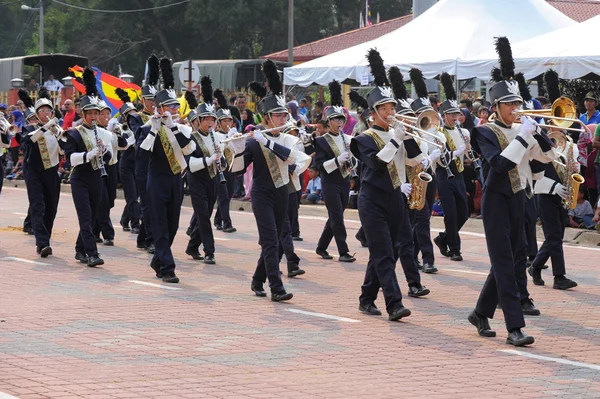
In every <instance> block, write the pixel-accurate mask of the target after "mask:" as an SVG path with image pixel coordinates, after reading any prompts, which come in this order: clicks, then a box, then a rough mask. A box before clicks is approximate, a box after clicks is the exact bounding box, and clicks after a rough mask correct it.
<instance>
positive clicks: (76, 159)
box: [32, 67, 113, 267]
mask: <svg viewBox="0 0 600 399" xmlns="http://www.w3.org/2000/svg"><path fill="white" fill-rule="evenodd" d="M83 83H84V85H85V90H86V95H85V96H83V97H81V100H80V105H81V111H82V114H83V118H82V119H83V124H81V125H79V126H77V127H76V128H72V129H69V130H68V131H67V136H66V138H67V142H66V143H65V156H66V157H67V159H68V160H69V161H70V163H71V166H72V168H73V169H72V171H71V195H72V196H73V202H74V203H75V210H76V211H77V219H78V220H79V235H78V236H77V243H76V244H75V252H76V253H75V259H77V260H78V261H80V262H81V263H87V265H88V266H90V267H95V266H98V265H103V264H104V260H103V259H102V258H100V256H99V254H98V248H97V246H96V237H95V235H94V231H93V226H94V222H95V221H96V218H97V217H98V209H99V207H100V202H101V198H102V190H103V185H104V183H103V182H102V179H103V178H104V177H106V170H105V168H106V166H107V165H108V164H109V163H110V161H111V159H112V157H113V153H112V145H111V141H112V135H111V133H110V132H108V131H106V130H104V129H103V128H101V127H99V126H96V120H97V119H98V115H99V113H100V101H101V100H100V98H99V97H97V91H96V90H97V89H96V77H95V76H94V71H93V70H92V69H90V68H89V67H86V68H85V70H84V72H83ZM103 175H104V176H103ZM32 210H33V209H32Z"/></svg>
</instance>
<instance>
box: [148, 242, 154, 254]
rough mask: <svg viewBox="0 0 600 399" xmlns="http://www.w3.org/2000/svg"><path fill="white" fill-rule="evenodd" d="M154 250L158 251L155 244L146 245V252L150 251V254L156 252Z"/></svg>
mask: <svg viewBox="0 0 600 399" xmlns="http://www.w3.org/2000/svg"><path fill="white" fill-rule="evenodd" d="M154 251H156V248H155V247H154V244H150V245H148V246H147V247H146V252H148V253H149V254H154Z"/></svg>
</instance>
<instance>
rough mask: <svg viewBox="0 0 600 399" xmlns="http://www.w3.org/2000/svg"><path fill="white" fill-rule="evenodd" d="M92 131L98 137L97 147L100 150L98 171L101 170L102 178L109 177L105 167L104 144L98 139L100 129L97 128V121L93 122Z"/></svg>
mask: <svg viewBox="0 0 600 399" xmlns="http://www.w3.org/2000/svg"><path fill="white" fill-rule="evenodd" d="M92 129H93V130H94V136H95V137H96V147H97V148H98V155H97V157H98V169H100V177H107V176H108V173H106V168H105V167H104V157H103V154H104V144H103V143H102V140H100V137H98V129H97V127H96V121H92Z"/></svg>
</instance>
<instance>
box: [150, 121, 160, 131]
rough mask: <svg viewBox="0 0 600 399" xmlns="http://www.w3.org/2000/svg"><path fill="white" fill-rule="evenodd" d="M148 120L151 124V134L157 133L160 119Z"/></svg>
mask: <svg viewBox="0 0 600 399" xmlns="http://www.w3.org/2000/svg"><path fill="white" fill-rule="evenodd" d="M150 120H151V123H152V128H151V129H150V130H152V131H153V132H158V129H160V125H161V120H160V117H152V118H151V119H150Z"/></svg>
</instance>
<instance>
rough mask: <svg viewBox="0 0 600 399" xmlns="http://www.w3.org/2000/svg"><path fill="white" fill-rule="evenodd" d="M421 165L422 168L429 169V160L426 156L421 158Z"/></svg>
mask: <svg viewBox="0 0 600 399" xmlns="http://www.w3.org/2000/svg"><path fill="white" fill-rule="evenodd" d="M421 165H422V166H423V169H425V170H426V169H429V165H430V161H429V158H428V157H425V158H423V160H422V161H421Z"/></svg>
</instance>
